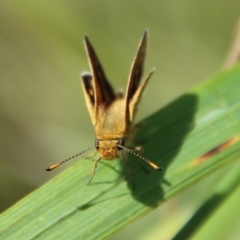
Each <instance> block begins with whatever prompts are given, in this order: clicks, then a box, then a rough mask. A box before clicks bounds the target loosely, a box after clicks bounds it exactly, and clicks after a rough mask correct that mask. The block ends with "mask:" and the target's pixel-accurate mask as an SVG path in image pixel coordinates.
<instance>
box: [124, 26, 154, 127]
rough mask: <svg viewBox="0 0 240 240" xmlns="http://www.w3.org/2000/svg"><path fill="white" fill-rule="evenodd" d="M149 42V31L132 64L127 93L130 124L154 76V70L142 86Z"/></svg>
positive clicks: (145, 33)
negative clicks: (144, 91)
mask: <svg viewBox="0 0 240 240" xmlns="http://www.w3.org/2000/svg"><path fill="white" fill-rule="evenodd" d="M147 40H148V31H147V30H146V31H145V32H144V34H143V37H142V40H141V42H140V45H139V48H138V51H137V55H136V57H135V59H134V62H133V64H132V68H131V72H130V77H129V80H128V86H127V92H126V121H127V122H128V123H129V124H130V123H131V122H132V121H133V118H134V116H135V113H136V110H137V105H138V103H139V101H140V98H141V95H142V93H143V90H144V89H145V87H146V85H147V83H148V80H149V79H150V77H151V75H152V74H153V72H154V70H152V71H151V72H150V73H149V74H148V76H147V77H146V79H145V80H144V81H143V83H142V84H140V82H141V78H142V75H143V70H144V61H145V57H146V52H147Z"/></svg>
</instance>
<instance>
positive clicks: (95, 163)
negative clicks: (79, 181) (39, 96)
mask: <svg viewBox="0 0 240 240" xmlns="http://www.w3.org/2000/svg"><path fill="white" fill-rule="evenodd" d="M100 160H101V158H98V159H97V160H96V161H95V162H94V166H93V172H92V175H91V177H90V179H89V181H88V183H87V185H89V184H90V182H91V181H92V179H93V176H94V174H95V171H96V168H97V163H98V162H99V161H100Z"/></svg>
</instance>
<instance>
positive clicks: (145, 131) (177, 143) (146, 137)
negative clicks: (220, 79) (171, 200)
mask: <svg viewBox="0 0 240 240" xmlns="http://www.w3.org/2000/svg"><path fill="white" fill-rule="evenodd" d="M196 109H197V96H196V95H193V94H186V95H183V96H182V97H180V98H178V99H176V100H175V101H174V102H172V103H170V104H169V105H167V106H166V107H164V108H163V109H161V110H159V111H158V112H156V113H154V114H153V115H151V116H149V117H148V118H146V119H144V120H143V121H141V122H140V123H139V124H138V127H137V129H136V132H135V135H134V138H133V143H132V144H134V145H135V146H141V148H142V151H141V152H140V153H139V154H140V155H141V156H143V157H144V158H147V159H149V160H150V161H152V162H154V163H156V164H157V165H158V166H160V167H162V170H161V171H157V170H155V169H153V168H151V167H150V166H149V165H148V164H146V163H145V162H143V161H142V163H141V164H138V163H139V161H141V159H137V157H136V156H133V155H132V154H131V153H127V154H126V156H125V159H127V162H128V165H129V167H130V169H131V176H129V175H127V174H126V181H127V182H128V186H129V188H130V189H131V193H132V196H133V197H134V198H135V199H136V200H137V201H139V202H142V203H144V204H145V205H148V206H152V207H156V206H157V205H158V204H159V203H160V202H162V200H163V199H164V191H165V190H166V187H167V188H171V187H173V186H172V183H171V181H169V180H168V179H165V175H166V172H167V170H168V167H169V166H170V165H171V163H172V162H173V161H174V159H175V158H176V156H177V155H178V154H179V152H180V151H181V147H182V145H183V143H184V141H185V138H186V137H187V136H188V134H189V133H190V132H191V130H192V129H193V127H194V116H195V112H196ZM122 165H123V166H122V168H123V169H124V168H125V169H126V166H125V164H124V163H122ZM141 165H143V167H144V168H146V170H147V172H146V171H143V169H142V167H141ZM126 171H127V170H126ZM133 183H134V185H135V187H134V188H133ZM164 185H165V186H166V187H165V188H164V189H165V190H164V189H163V186H164Z"/></svg>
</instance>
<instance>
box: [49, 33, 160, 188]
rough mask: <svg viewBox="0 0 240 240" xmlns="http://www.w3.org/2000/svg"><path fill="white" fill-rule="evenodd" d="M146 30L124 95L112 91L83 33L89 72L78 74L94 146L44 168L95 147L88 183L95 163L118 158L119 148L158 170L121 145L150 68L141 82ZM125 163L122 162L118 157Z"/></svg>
mask: <svg viewBox="0 0 240 240" xmlns="http://www.w3.org/2000/svg"><path fill="white" fill-rule="evenodd" d="M147 41H148V31H147V30H146V31H145V32H144V34H143V37H142V39H141V42H140V44H139V47H138V51H137V54H136V56H135V59H134V61H133V64H132V67H131V72H130V76H129V79H128V84H127V89H126V94H125V95H124V94H123V93H122V92H117V93H116V92H115V91H114V89H113V87H112V86H111V84H110V83H109V81H108V79H107V77H106V74H105V72H104V70H103V68H102V65H101V63H100V61H99V59H98V57H97V55H96V52H95V50H94V48H93V46H92V44H91V43H90V41H89V39H88V37H87V36H85V37H84V45H85V49H86V53H87V57H88V62H89V66H90V69H91V72H90V73H88V72H84V73H82V75H81V78H82V85H83V92H84V96H85V101H86V105H87V109H88V112H89V114H90V118H91V121H92V124H93V126H94V129H95V135H96V139H95V145H94V146H92V147H90V148H88V149H86V150H84V151H82V152H80V153H78V154H76V155H74V156H72V157H70V158H68V159H65V160H64V161H61V162H59V163H56V164H53V165H51V166H49V167H48V168H47V169H46V170H47V171H51V170H53V169H55V168H56V167H58V166H59V165H61V164H63V163H65V162H66V161H69V160H70V159H72V158H74V157H77V156H79V155H81V154H83V153H85V152H87V151H89V150H92V149H94V148H95V149H96V150H97V151H98V154H99V158H97V160H96V161H95V163H94V168H93V172H92V176H91V178H90V180H89V182H88V184H89V183H90V182H91V180H92V178H93V176H94V174H95V170H96V167H97V163H98V162H99V161H100V160H101V159H104V160H110V161H111V160H113V159H117V158H119V153H120V151H122V150H125V151H127V152H130V153H132V154H133V155H135V156H136V157H138V158H140V159H141V160H143V161H145V162H147V163H148V164H149V165H150V166H151V167H153V168H154V169H156V170H162V168H161V167H159V166H158V165H157V164H155V163H153V162H152V161H150V160H148V159H147V158H145V157H143V156H141V155H140V154H138V153H136V152H135V151H133V150H132V149H131V148H128V147H126V146H125V140H126V139H128V138H129V134H130V133H131V130H130V128H131V126H132V125H133V124H132V123H133V120H134V117H135V114H136V111H137V106H138V103H139V101H140V99H141V96H142V93H143V91H144V89H145V87H146V85H147V83H148V81H149V79H150V77H151V76H152V74H153V72H154V69H153V70H152V71H150V72H149V74H148V75H147V76H146V78H145V79H144V80H143V81H142V82H141V79H142V75H143V68H144V61H145V57H146V51H147ZM122 159H123V161H124V162H125V164H126V165H127V163H126V161H125V160H124V158H123V157H122ZM127 166H128V165H127Z"/></svg>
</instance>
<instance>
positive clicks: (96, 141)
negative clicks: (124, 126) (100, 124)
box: [95, 139, 99, 150]
mask: <svg viewBox="0 0 240 240" xmlns="http://www.w3.org/2000/svg"><path fill="white" fill-rule="evenodd" d="M95 148H96V149H97V150H98V149H99V140H98V139H96V140H95Z"/></svg>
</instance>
